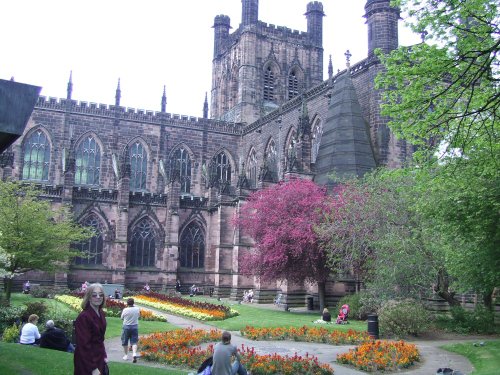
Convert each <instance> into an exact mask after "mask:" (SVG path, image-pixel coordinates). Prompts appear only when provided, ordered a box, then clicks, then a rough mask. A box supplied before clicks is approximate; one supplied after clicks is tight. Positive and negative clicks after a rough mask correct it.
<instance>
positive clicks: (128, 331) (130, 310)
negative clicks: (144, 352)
mask: <svg viewBox="0 0 500 375" xmlns="http://www.w3.org/2000/svg"><path fill="white" fill-rule="evenodd" d="M140 315H141V310H140V309H139V308H138V307H137V306H134V299H133V298H129V299H127V307H125V308H124V309H123V311H122V315H121V319H122V320H123V327H122V346H123V352H124V353H125V355H124V356H123V360H124V361H127V360H128V350H129V341H130V345H132V358H133V361H132V362H134V363H136V362H137V342H138V341H139V317H140Z"/></svg>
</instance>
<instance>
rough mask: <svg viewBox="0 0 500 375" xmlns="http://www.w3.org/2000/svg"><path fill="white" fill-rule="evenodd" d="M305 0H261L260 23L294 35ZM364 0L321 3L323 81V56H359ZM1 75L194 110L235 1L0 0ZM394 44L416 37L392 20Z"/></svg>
mask: <svg viewBox="0 0 500 375" xmlns="http://www.w3.org/2000/svg"><path fill="white" fill-rule="evenodd" d="M309 1H310V0H260V1H259V20H261V21H264V22H267V23H271V24H274V25H278V26H286V27H289V28H292V29H297V30H300V31H306V30H307V22H306V18H305V16H304V13H305V11H306V6H307V3H308V2H309ZM365 3H366V0H323V7H324V11H325V14H326V17H325V18H324V19H323V47H324V56H325V63H324V77H325V78H326V77H327V69H328V56H329V55H330V54H331V55H332V59H333V67H334V71H335V72H336V71H337V69H343V68H344V67H345V57H344V52H345V51H346V50H347V49H349V50H350V52H351V54H352V57H351V63H355V62H357V61H359V60H361V59H363V58H365V57H366V55H367V31H366V25H365V19H364V18H363V15H364V5H365ZM0 14H1V16H2V17H1V21H0V35H1V37H0V44H1V45H0V78H2V79H10V78H11V77H12V76H13V77H14V79H15V81H17V82H23V83H29V84H33V85H37V86H42V92H41V95H45V96H51V97H57V98H65V97H66V84H67V82H68V78H69V74H70V71H73V99H76V100H79V101H87V102H94V103H105V104H114V100H115V99H114V97H115V90H116V86H117V82H118V78H120V80H121V85H120V86H121V90H122V96H121V105H122V106H125V107H132V108H138V109H145V110H153V111H158V110H160V103H161V96H162V94H163V86H164V85H165V86H166V93H167V112H170V113H177V114H183V115H191V116H198V117H201V116H202V108H203V101H204V98H205V92H208V95H209V101H210V89H211V69H212V56H213V29H212V25H213V20H214V17H215V16H216V15H218V14H225V15H228V16H229V17H230V19H231V26H232V27H233V29H236V28H237V27H238V25H239V23H240V21H241V0H182V1H174V0H141V1H137V0H85V1H80V0H79V1H77V0H45V1H43V0H0ZM399 41H400V44H402V45H410V44H413V43H417V42H418V41H419V38H418V36H417V35H412V34H411V33H410V32H408V31H406V30H405V29H404V27H403V25H402V23H401V24H400V39H399Z"/></svg>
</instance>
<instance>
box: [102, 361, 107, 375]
mask: <svg viewBox="0 0 500 375" xmlns="http://www.w3.org/2000/svg"><path fill="white" fill-rule="evenodd" d="M103 371H104V372H103V373H102V375H109V367H108V363H107V362H104V367H103Z"/></svg>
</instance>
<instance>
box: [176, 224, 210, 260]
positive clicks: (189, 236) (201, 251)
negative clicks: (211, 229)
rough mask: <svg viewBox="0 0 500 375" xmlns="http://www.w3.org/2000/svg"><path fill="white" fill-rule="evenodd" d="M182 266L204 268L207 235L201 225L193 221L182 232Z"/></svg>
mask: <svg viewBox="0 0 500 375" xmlns="http://www.w3.org/2000/svg"><path fill="white" fill-rule="evenodd" d="M180 246H181V248H180V263H181V267H186V268H203V267H204V265H205V236H204V235H203V231H202V229H201V227H200V226H199V225H198V224H196V223H191V224H189V225H188V226H187V228H186V229H185V230H184V231H183V232H182V236H181V241H180Z"/></svg>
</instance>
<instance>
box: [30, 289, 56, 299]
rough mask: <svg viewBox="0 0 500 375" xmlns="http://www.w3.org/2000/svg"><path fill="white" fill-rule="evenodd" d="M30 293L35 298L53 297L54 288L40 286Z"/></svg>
mask: <svg viewBox="0 0 500 375" xmlns="http://www.w3.org/2000/svg"><path fill="white" fill-rule="evenodd" d="M30 293H31V295H32V296H33V297H35V298H52V296H53V295H54V290H53V289H52V288H45V287H38V288H34V289H32V290H31V292H30Z"/></svg>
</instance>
